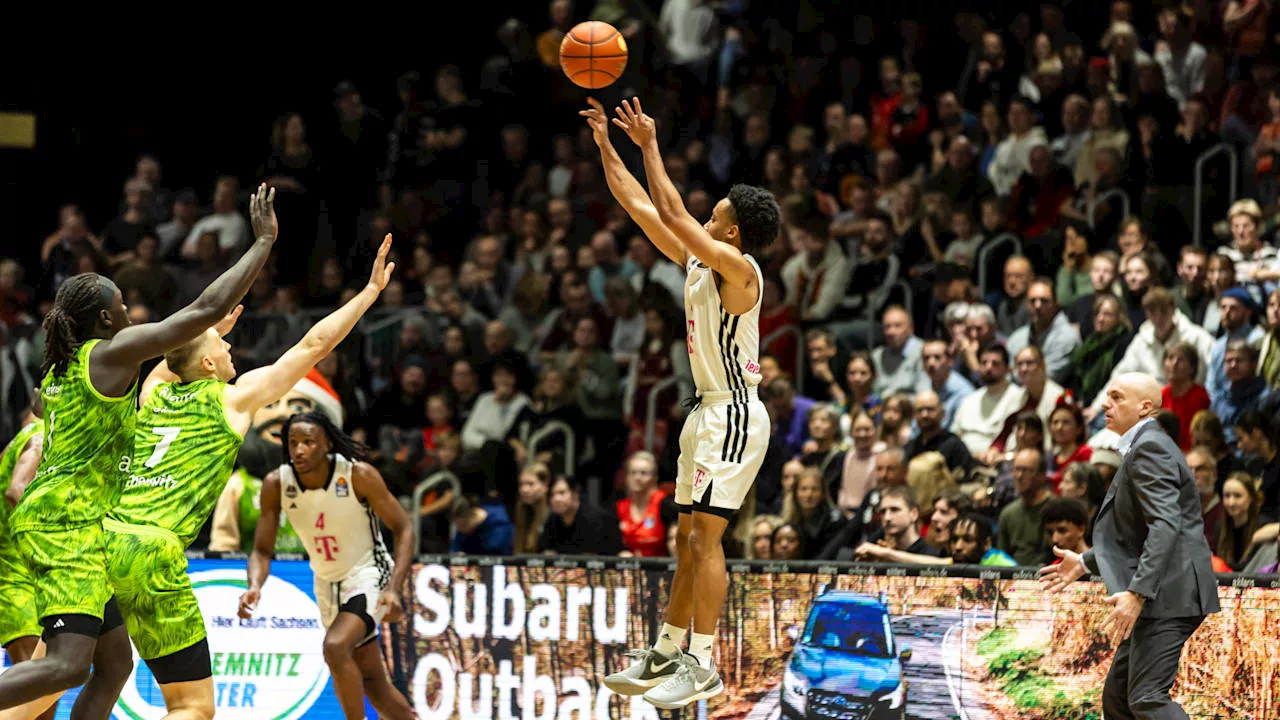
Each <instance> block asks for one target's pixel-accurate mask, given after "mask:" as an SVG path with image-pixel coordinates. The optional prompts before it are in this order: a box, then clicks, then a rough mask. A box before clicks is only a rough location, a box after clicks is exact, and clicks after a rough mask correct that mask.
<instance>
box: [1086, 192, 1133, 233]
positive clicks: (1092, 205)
mask: <svg viewBox="0 0 1280 720" xmlns="http://www.w3.org/2000/svg"><path fill="white" fill-rule="evenodd" d="M1113 197H1118V198H1120V205H1121V206H1122V207H1123V209H1122V210H1121V211H1120V217H1122V218H1127V217H1129V215H1130V212H1129V193H1127V192H1125V191H1124V190H1121V189H1120V188H1111V189H1110V190H1107V191H1104V192H1102V193H1100V194H1098V195H1095V196H1094V198H1093V199H1092V200H1090V201H1089V205H1088V206H1087V208H1086V213H1087V214H1088V216H1089V228H1090V229H1093V228H1096V227H1097V226H1098V225H1097V223H1096V222H1095V221H1094V219H1093V216H1094V211H1095V210H1097V209H1098V206H1099V205H1101V204H1102V203H1104V202H1106V201H1107V200H1110V199H1111V198H1113Z"/></svg>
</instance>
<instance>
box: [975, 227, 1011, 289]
mask: <svg viewBox="0 0 1280 720" xmlns="http://www.w3.org/2000/svg"><path fill="white" fill-rule="evenodd" d="M1006 243H1012V244H1013V254H1014V255H1021V254H1022V240H1021V239H1020V238H1019V237H1018V236H1017V235H1015V234H1013V233H1011V232H1007V233H1000V234H999V235H997V236H995V237H993V238H991V239H990V240H988V241H987V242H986V244H984V245H983V246H982V249H981V250H979V251H978V259H977V261H976V262H977V263H978V292H980V293H982V296H983V297H984V298H985V297H986V296H987V265H988V264H989V263H988V262H987V260H988V259H989V256H990V255H991V251H992V250H995V249H996V248H998V247H1000V246H1002V245H1004V244H1006Z"/></svg>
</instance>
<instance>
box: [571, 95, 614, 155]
mask: <svg viewBox="0 0 1280 720" xmlns="http://www.w3.org/2000/svg"><path fill="white" fill-rule="evenodd" d="M587 104H588V105H590V106H591V107H589V108H587V109H586V110H579V111H578V114H579V115H581V116H582V117H584V118H586V119H587V125H588V126H589V127H590V128H591V137H592V139H594V140H595V141H596V146H597V147H605V146H606V145H608V144H609V142H610V141H609V118H608V117H607V116H606V115H605V113H604V106H603V105H601V104H600V101H599V100H596V99H595V98H591V97H589V98H587Z"/></svg>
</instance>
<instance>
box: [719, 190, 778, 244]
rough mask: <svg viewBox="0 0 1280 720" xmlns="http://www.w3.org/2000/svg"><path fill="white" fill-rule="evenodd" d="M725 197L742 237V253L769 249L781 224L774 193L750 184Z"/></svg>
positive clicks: (732, 191) (730, 191) (731, 191)
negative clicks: (730, 206) (731, 208)
mask: <svg viewBox="0 0 1280 720" xmlns="http://www.w3.org/2000/svg"><path fill="white" fill-rule="evenodd" d="M728 198H729V204H730V205H732V206H733V217H734V219H735V220H737V225H738V234H739V236H740V237H741V238H742V251H743V252H747V253H754V252H760V251H762V250H764V249H765V248H767V247H769V244H770V243H772V242H773V241H774V240H776V239H777V237H778V231H779V229H780V228H781V225H782V209H781V208H779V207H778V201H777V200H775V199H774V197H773V193H771V192H769V191H768V190H765V189H764V188H760V187H755V186H752V185H734V186H733V187H732V188H730V189H729V196H728Z"/></svg>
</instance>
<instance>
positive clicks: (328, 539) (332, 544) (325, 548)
mask: <svg viewBox="0 0 1280 720" xmlns="http://www.w3.org/2000/svg"><path fill="white" fill-rule="evenodd" d="M315 540H316V552H318V553H321V554H323V555H324V559H325V562H333V561H334V560H336V559H338V538H337V536H335V535H317V536H316V539H315Z"/></svg>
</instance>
